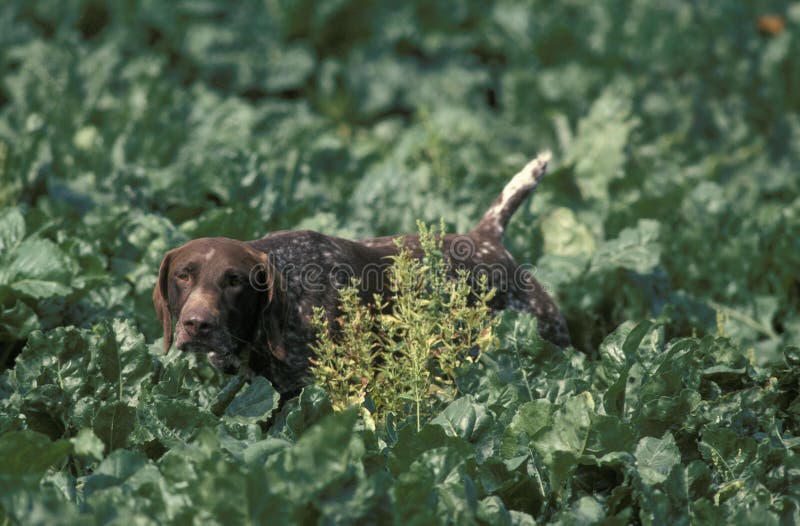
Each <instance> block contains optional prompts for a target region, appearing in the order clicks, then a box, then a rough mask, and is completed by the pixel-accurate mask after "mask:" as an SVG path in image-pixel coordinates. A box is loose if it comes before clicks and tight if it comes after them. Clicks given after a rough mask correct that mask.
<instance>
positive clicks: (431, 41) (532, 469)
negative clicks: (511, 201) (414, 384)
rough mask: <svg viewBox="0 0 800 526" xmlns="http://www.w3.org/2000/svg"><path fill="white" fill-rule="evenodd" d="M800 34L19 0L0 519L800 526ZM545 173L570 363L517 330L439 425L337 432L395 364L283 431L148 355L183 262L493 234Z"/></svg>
mask: <svg viewBox="0 0 800 526" xmlns="http://www.w3.org/2000/svg"><path fill="white" fill-rule="evenodd" d="M766 14H772V15H775V16H778V17H780V19H782V20H783V25H782V26H781V27H778V29H777V30H776V29H774V27H777V26H773V29H772V30H770V29H768V28H766V27H764V26H763V24H762V27H761V28H759V19H760V17H761V16H763V15H766ZM798 27H800V9H799V8H798V6H797V5H796V3H790V2H778V1H774V0H753V1H751V2H736V1H717V2H709V1H700V2H691V1H688V0H677V1H672V2H653V1H649V0H626V1H622V0H609V1H605V2H597V1H594V0H574V1H571V2H555V1H552V0H500V1H497V2H485V1H484V2H480V1H477V0H447V1H439V2H430V1H422V0H410V1H407V2H367V1H365V0H337V1H326V2H322V1H316V0H300V1H286V0H265V1H256V0H243V1H241V2H236V3H235V4H234V3H231V2H223V1H221V0H205V1H203V2H196V1H192V0H176V1H174V2H153V1H139V2H116V1H109V0H69V1H60V2H57V1H54V0H39V1H35V2H32V1H30V0H5V1H4V2H0V368H2V374H0V452H2V458H3V462H2V465H0V523H11V524H93V523H98V524H100V523H102V524H105V523H131V524H138V523H143V524H151V523H193V522H202V523H203V524H206V523H208V524H214V523H217V524H234V523H246V522H251V523H256V524H258V523H265V524H266V523H270V524H272V523H275V524H292V523H295V524H303V523H325V524H362V523H375V524H385V523H389V522H391V521H396V522H402V523H412V524H413V523H416V524H492V525H494V524H498V525H512V524H513V525H522V524H526V525H529V524H534V523H541V524H547V523H550V524H601V523H602V524H627V523H642V524H671V523H676V524H687V523H692V524H726V523H731V524H794V523H798V522H800V511H798V510H800V493H799V492H798V488H800V475H798V473H800V457H798V452H799V451H800V438H798V437H800V401H799V400H798V389H797V386H798V380H799V378H798V371H799V370H800V369H799V368H800V352H799V351H798V341H800V314H798V313H800V294H798V279H797V269H798V268H800V199H798V195H800V178H798V177H797V173H798V171H799V170H800V162H799V161H798V159H800V140H798V139H800V118H798V110H800V90H798V89H797V86H798V82H800V61H798V60H796V58H792V57H797V56H798V54H800V32H798ZM544 148H549V149H551V150H552V151H553V153H554V164H553V165H552V166H551V169H550V170H549V173H548V175H547V176H546V178H545V180H544V182H543V184H542V185H541V187H540V188H539V189H537V193H536V195H535V196H534V197H533V199H532V200H531V201H530V202H529V203H526V204H525V205H524V206H523V207H522V209H521V210H520V211H519V212H518V213H517V214H516V216H515V218H514V220H513V221H512V223H511V225H510V228H509V229H508V231H507V232H506V245H507V246H508V248H509V250H510V252H511V253H512V254H514V256H515V257H516V258H517V260H518V261H520V262H528V263H535V264H536V272H535V276H536V277H537V278H538V279H539V280H540V281H542V282H543V283H545V284H547V285H548V286H549V287H550V290H551V291H552V293H553V295H554V297H555V298H556V300H557V303H558V304H559V306H560V307H561V308H562V311H563V312H564V313H565V315H566V318H567V321H568V324H569V327H570V332H571V335H572V337H573V342H574V343H575V348H574V349H563V350H562V349H556V348H554V347H552V346H550V345H549V344H547V343H546V342H543V341H541V340H540V339H539V338H538V336H537V334H536V320H535V319H533V318H531V317H530V316H525V315H518V314H514V313H509V312H504V313H503V314H502V315H501V316H500V317H499V326H498V327H497V330H496V334H497V337H498V338H499V340H500V343H499V344H498V345H497V346H496V348H495V349H494V350H493V351H492V352H489V353H484V354H482V355H481V357H480V360H479V361H478V363H477V364H474V365H473V366H471V367H463V368H456V369H455V374H454V375H453V376H452V377H451V378H452V379H453V381H454V383H453V384H446V385H444V386H442V387H443V390H440V391H437V392H436V393H435V395H436V396H435V397H434V398H433V399H428V400H429V401H431V402H433V403H430V405H429V406H428V407H427V408H426V413H427V414H425V415H424V416H425V418H424V419H423V418H421V419H420V424H421V428H420V429H419V431H417V426H416V418H413V417H412V418H410V419H405V418H402V417H398V416H397V415H395V414H394V413H392V412H391V411H390V412H387V413H386V416H385V418H384V419H383V420H379V421H377V422H376V421H374V420H373V421H370V419H364V418H360V417H359V416H358V415H357V414H355V413H354V412H353V410H345V411H338V412H335V411H334V410H333V403H332V401H331V397H332V398H334V399H336V398H337V396H338V397H339V398H338V399H339V400H343V399H346V398H343V397H344V396H345V394H347V396H354V395H355V396H354V398H356V399H358V398H360V396H358V395H359V394H360V393H361V391H360V389H361V387H362V384H361V378H362V377H366V378H368V379H369V380H370V381H371V382H373V383H372V384H370V383H368V387H375V383H374V382H377V380H378V379H379V377H380V375H378V377H376V376H375V375H374V374H373V371H374V370H375V369H373V368H371V367H370V368H369V369H367V370H362V371H357V370H355V369H353V370H352V371H350V372H349V375H345V376H342V377H340V378H338V380H339V381H340V382H341V384H340V387H339V388H340V392H341V393H343V394H342V395H341V396H340V395H336V394H334V393H333V391H332V394H331V397H329V396H328V395H327V394H326V392H325V391H324V390H323V389H321V388H320V387H318V386H311V387H309V388H307V389H305V390H304V391H303V392H302V394H301V395H300V396H299V397H298V398H297V399H294V400H289V401H286V402H285V403H283V404H282V405H280V406H279V405H278V403H277V395H276V393H275V392H274V390H272V388H271V386H269V385H267V383H266V382H264V381H263V380H254V381H253V382H251V383H250V384H249V385H245V384H246V382H244V381H243V378H239V377H236V378H234V379H226V378H221V377H220V376H219V375H218V374H217V373H216V372H214V371H213V370H212V369H211V368H210V366H209V365H208V364H207V363H206V361H205V359H204V358H202V357H198V356H195V355H187V356H182V355H179V354H178V353H171V354H168V355H163V354H162V351H161V350H159V349H160V348H161V345H160V343H161V342H160V341H154V340H157V338H159V336H160V326H159V324H158V322H157V320H156V318H155V315H154V313H153V311H152V305H151V293H152V290H153V286H154V284H155V279H156V269H157V268H158V264H159V262H160V260H161V258H162V257H163V255H164V253H165V252H166V251H167V250H168V249H170V248H172V247H174V246H177V245H179V244H180V243H182V242H184V241H186V240H187V239H189V238H193V237H198V236H203V235H227V236H231V237H235V238H239V239H251V238H254V237H256V236H260V235H262V234H264V233H266V232H269V231H272V230H278V229H289V228H311V229H318V230H321V231H324V232H325V233H329V234H333V235H341V236H346V237H351V238H359V237H367V236H372V235H384V234H389V235H391V234H397V233H402V232H410V231H413V230H414V228H415V221H416V220H417V219H421V220H423V221H425V222H427V223H431V222H434V221H437V220H438V219H439V218H440V217H443V218H444V219H445V221H446V223H447V227H448V230H450V231H455V232H463V231H467V230H468V229H469V228H471V227H472V226H473V225H474V224H475V222H476V221H477V219H478V218H479V217H480V215H481V214H482V212H483V210H484V209H485V208H486V206H487V205H488V204H489V203H490V202H491V200H492V199H493V198H494V196H495V195H496V194H497V192H499V191H500V190H501V188H502V187H503V185H504V184H505V183H506V181H507V178H508V176H509V175H510V174H512V173H514V172H515V171H516V170H517V169H518V168H519V166H521V165H522V164H524V162H525V161H526V159H527V158H528V157H529V156H531V155H532V154H533V153H534V152H535V151H538V150H542V149H544ZM426 274H427V273H426ZM344 293H345V296H344V301H345V304H347V302H348V301H351V302H353V305H354V304H355V303H354V298H351V299H350V300H348V298H347V291H344ZM441 297H442V298H443V300H442V301H449V299H448V298H449V296H447V295H446V294H445V295H443V296H441ZM437 301H439V300H435V301H434V302H432V303H429V304H427V305H425V307H424V308H420V305H419V304H417V305H414V309H413V310H410V311H407V312H408V313H407V319H404V320H401V319H400V318H399V317H396V318H397V320H401V321H399V322H398V323H396V324H395V325H391V324H390V322H392V320H390V319H388V318H381V317H379V316H378V315H379V314H380V313H379V312H377V311H375V312H372V313H370V316H372V317H371V318H364V319H360V320H351V321H350V323H349V324H346V325H345V326H343V327H342V329H343V335H344V336H342V338H345V339H347V338H350V339H351V340H353V341H357V342H362V343H359V344H358V345H356V347H355V348H349V349H345V350H346V351H348V352H350V351H352V352H356V351H357V352H359V353H360V352H364V353H365V356H366V351H369V356H370V357H371V356H372V354H373V352H374V351H375V348H373V347H370V346H369V342H372V341H374V340H372V338H374V337H375V334H379V335H381V334H383V336H384V337H385V336H386V333H387V332H388V330H389V329H386V330H384V331H383V333H382V332H381V331H380V330H379V331H377V332H373V331H372V330H370V331H367V330H366V327H372V326H374V325H375V324H378V325H379V326H381V324H390V325H388V327H393V330H397V331H398V334H399V332H402V330H404V329H403V328H404V327H408V328H410V326H409V324H408V320H415V321H414V322H415V323H417V322H418V321H419V320H420V319H421V320H422V321H423V322H425V324H427V322H430V321H431V320H432V319H433V318H431V314H430V313H431V312H436V310H435V309H439V312H440V316H444V312H443V303H436V302H437ZM428 309H429V310H428ZM351 310H352V309H351ZM352 311H353V312H355V310H352ZM404 312H406V311H404ZM364 314H365V315H366V313H364ZM412 314H413V316H417V318H414V317H413V316H412ZM404 315H406V314H404ZM120 320H124V321H120ZM392 323H394V322H392ZM420 325H423V324H420ZM428 329H430V327H428ZM449 329H450V327H449V326H448V327H445V326H442V327H440V328H438V329H436V331H439V332H434V333H433V334H437V335H438V336H437V337H441V339H442V342H443V341H455V340H453V339H452V338H450V337H445V336H446V334H447V333H446V332H445V330H449ZM426 330H427V329H426ZM347 331H361V332H358V334H353V335H348V334H349V333H348V332H347ZM423 333H424V331H422V330H420V332H419V333H417V334H404V335H403V336H402V337H398V338H396V339H392V341H391V342H388V345H385V347H386V348H399V347H397V346H399V345H401V342H402V341H405V340H406V339H407V340H408V343H405V344H404V345H406V348H405V349H403V351H404V352H408V351H409V350H410V347H411V346H412V342H413V345H414V346H416V347H414V349H416V350H419V349H422V350H424V349H425V348H426V347H425V345H424V344H425V340H424V339H423V338H422V334H423ZM360 338H361V339H360ZM151 342H152V344H151ZM442 342H438V343H437V344H436V345H437V346H439V345H442ZM376 343H382V344H386V343H387V342H386V341H383V340H381V342H376ZM392 346H396V347H392ZM337 349H338V351H339V352H340V354H338V355H337V356H338V357H339V358H340V359H342V360H345V359H351V358H349V357H348V356H349V355H348V354H347V352H345V353H342V348H341V347H337ZM352 360H353V361H352V363H360V364H362V365H364V366H365V364H366V363H367V361H365V359H363V358H362V357H360V355H356V356H355V357H352ZM345 363H346V362H341V363H339V364H338V365H337V368H338V369H339V370H343V369H342V367H343V366H344V365H345ZM352 363H351V365H352ZM370 365H371V364H370ZM403 367H408V366H403ZM345 369H346V368H345ZM435 369H436V368H435ZM418 370H419V371H423V372H424V371H425V369H423V368H419V369H418ZM428 371H430V369H428ZM440 372H443V371H438V370H436V371H435V373H434V374H430V375H429V376H427V379H428V380H430V382H431V384H432V385H433V384H435V383H436V382H437V380H436V377H437V376H440V377H441V378H446V375H441V374H439V373H440ZM381 374H384V372H383V371H381ZM392 374H395V373H392ZM395 376H397V375H396V374H395ZM401 379H402V378H401ZM408 380H409V381H410V380H411V378H408ZM407 387H409V388H410V386H407ZM352 388H357V389H356V390H355V391H351V389H352ZM374 392H375V390H373V391H372V393H369V394H367V393H366V392H364V397H365V398H367V399H373V396H374V395H373V393H374ZM408 392H410V391H408ZM417 393H418V394H419V393H425V394H430V392H429V391H425V390H423V389H421V388H419V389H418V390H417ZM451 396H455V399H454V400H452V402H449V403H448V402H447V400H448V399H449V398H450V397H451ZM420 399H421V398H420ZM403 400H404V402H408V400H406V399H403ZM353 401H355V400H353ZM339 405H340V404H339V403H338V402H337V409H338V408H339ZM421 413H422V411H421Z"/></svg>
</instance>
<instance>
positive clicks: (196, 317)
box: [153, 152, 570, 397]
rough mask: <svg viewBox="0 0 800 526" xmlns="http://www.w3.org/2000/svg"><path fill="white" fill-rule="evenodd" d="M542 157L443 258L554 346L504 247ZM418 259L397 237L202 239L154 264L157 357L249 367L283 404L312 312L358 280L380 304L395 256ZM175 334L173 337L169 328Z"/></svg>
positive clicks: (553, 320) (415, 243)
mask: <svg viewBox="0 0 800 526" xmlns="http://www.w3.org/2000/svg"><path fill="white" fill-rule="evenodd" d="M549 159H550V154H549V152H546V153H543V154H540V155H539V156H538V157H536V158H535V159H533V160H532V161H530V162H529V163H528V164H527V165H526V166H525V167H524V168H523V169H522V170H521V171H520V172H519V173H517V174H516V175H515V176H514V177H513V178H512V179H511V181H510V182H509V183H508V184H507V185H506V186H505V188H504V189H503V191H502V192H501V193H500V195H498V196H497V198H496V199H495V200H494V202H493V203H492V204H491V206H490V207H489V208H488V209H487V210H486V213H485V214H484V215H483V217H482V218H481V220H480V222H479V223H478V224H477V226H476V227H475V228H474V229H473V230H472V231H470V232H469V233H467V234H448V235H445V236H444V237H443V239H441V241H442V251H443V253H444V255H445V258H446V260H447V261H448V262H449V264H450V266H451V268H452V269H453V270H455V269H466V270H470V271H471V285H472V286H473V288H474V287H475V286H476V284H477V279H476V278H475V276H477V275H479V274H485V275H486V276H487V280H488V285H489V287H490V288H493V289H495V291H496V293H495V295H494V297H493V298H492V300H491V302H490V304H489V306H490V307H491V308H492V309H493V311H498V310H501V309H506V308H510V309H514V310H518V311H525V312H530V313H532V314H533V315H535V316H536V318H537V319H538V328H539V333H540V335H541V336H542V338H544V339H545V340H548V341H550V342H552V343H554V344H556V345H558V346H561V347H566V346H569V345H570V337H569V332H568V331H567V324H566V322H565V321H564V317H563V316H562V315H561V313H560V312H559V310H558V309H557V308H556V305H555V303H554V302H553V300H552V299H551V298H550V296H549V295H548V294H547V292H546V291H545V289H544V288H543V287H542V286H541V284H540V283H538V282H537V281H536V280H535V279H534V278H533V276H532V274H531V272H530V271H529V270H528V269H527V268H525V267H524V266H521V265H517V263H515V261H514V259H513V257H512V256H511V254H509V252H508V251H507V250H506V249H505V247H504V246H503V242H502V240H503V233H504V232H505V229H506V226H507V225H508V221H509V220H510V219H511V216H512V215H513V214H514V212H515V211H516V210H517V209H518V208H519V206H520V204H521V203H522V202H523V201H524V200H525V199H526V198H527V197H528V196H529V195H530V194H531V192H533V190H534V189H535V188H536V186H537V185H538V183H539V181H540V180H541V178H542V176H543V175H544V173H545V171H546V168H547V163H548V161H549ZM398 237H400V238H401V239H402V245H403V247H405V248H406V249H408V250H409V251H410V253H411V254H412V255H413V256H414V257H417V258H420V257H422V255H423V251H422V247H421V246H420V241H419V236H417V235H409V234H407V235H400V236H387V237H377V238H370V239H362V240H358V241H352V240H348V239H342V238H338V237H332V236H327V235H324V234H321V233H319V232H314V231H310V230H299V231H279V232H274V233H271V234H268V235H266V236H264V237H262V238H261V239H256V240H253V241H237V240H234V239H229V238H201V239H196V240H193V241H190V242H188V243H186V244H185V245H183V246H181V247H178V248H175V249H174V250H170V251H169V252H168V253H167V254H166V255H165V256H164V259H163V261H162V262H161V266H160V268H159V271H158V280H157V282H156V286H155V289H154V291H153V303H154V306H155V310H156V313H157V314H158V318H159V320H160V322H161V324H162V326H163V331H164V351H165V352H167V351H169V349H170V348H171V346H172V345H173V343H174V344H176V345H177V347H178V349H180V350H181V351H185V352H196V353H203V354H206V355H207V356H208V359H209V360H210V362H211V364H212V365H214V366H215V367H217V368H218V369H220V370H221V371H222V372H224V373H228V374H234V373H236V372H237V371H238V370H239V369H240V368H241V367H242V366H243V365H244V364H243V363H242V357H243V356H244V355H245V352H244V351H248V353H247V356H248V363H247V364H246V365H247V367H248V368H249V370H250V372H251V373H252V374H258V375H263V376H265V377H266V378H267V379H268V380H269V381H270V382H272V384H273V385H274V386H275V388H276V390H277V391H278V392H279V393H280V394H281V396H282V397H284V396H292V395H294V394H296V393H298V392H299V390H300V389H301V388H302V387H303V386H304V385H305V384H306V383H307V382H308V379H309V374H308V368H309V358H312V357H313V351H312V349H311V347H312V345H313V343H314V341H315V339H316V334H315V331H314V329H313V327H312V325H311V323H310V318H311V315H312V313H313V309H314V308H315V307H322V308H323V309H324V311H325V313H326V315H327V317H328V319H330V320H335V319H336V317H337V315H338V309H339V290H340V289H341V288H342V287H344V286H347V285H349V284H350V283H351V279H352V278H353V277H358V278H360V279H361V281H360V283H361V284H360V286H359V294H360V297H361V299H362V300H363V301H364V302H369V301H371V300H372V299H373V298H374V295H375V294H376V293H377V294H382V295H384V297H386V298H388V296H387V289H388V287H387V283H386V281H387V280H386V270H387V269H388V267H389V266H390V265H391V261H392V256H396V255H397V254H398V253H399V251H400V249H399V248H398V246H397V244H396V242H395V240H396V239H397V238H398ZM173 325H174V329H173Z"/></svg>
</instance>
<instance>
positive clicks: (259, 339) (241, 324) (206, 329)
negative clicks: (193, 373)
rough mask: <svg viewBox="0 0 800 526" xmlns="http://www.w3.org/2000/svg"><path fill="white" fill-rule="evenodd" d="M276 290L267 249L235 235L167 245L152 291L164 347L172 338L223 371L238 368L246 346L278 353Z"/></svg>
mask: <svg viewBox="0 0 800 526" xmlns="http://www.w3.org/2000/svg"><path fill="white" fill-rule="evenodd" d="M282 294H283V290H282V287H281V280H280V275H279V274H278V273H277V272H275V268H274V266H273V265H272V264H271V263H270V261H269V258H268V257H267V255H266V254H264V253H263V252H259V251H257V250H255V249H253V248H252V247H250V246H249V245H247V244H246V243H243V242H241V241H236V240H233V239H228V238H202V239H196V240H194V241H190V242H189V243H186V244H185V245H183V246H181V247H179V248H176V249H174V250H171V251H170V252H168V253H167V255H166V256H164V259H163V261H162V262H161V267H160V269H159V272H158V281H157V282H156V286H155V290H154V291H153V303H154V305H155V309H156V313H157V314H158V317H159V320H160V321H161V323H162V325H163V328H164V351H165V352H166V351H168V350H169V349H170V347H171V346H172V343H173V340H174V343H175V344H176V345H177V347H178V349H180V350H181V351H187V352H201V353H206V354H208V357H209V360H210V361H211V363H212V364H213V365H214V366H215V367H217V368H218V369H220V370H222V371H223V372H225V373H234V372H236V371H237V370H238V368H239V365H240V364H241V361H240V356H241V353H242V351H243V350H244V349H245V348H246V347H247V346H253V347H255V348H256V350H259V351H261V350H264V351H268V352H272V353H273V354H274V355H275V356H276V357H278V358H281V357H282V356H283V355H284V354H285V353H284V350H283V347H282V343H281V336H280V330H281V327H280V326H281V323H280V315H281V312H282V310H283V307H282V305H281V303H282ZM173 324H174V325H175V328H174V332H173ZM264 347H266V348H264Z"/></svg>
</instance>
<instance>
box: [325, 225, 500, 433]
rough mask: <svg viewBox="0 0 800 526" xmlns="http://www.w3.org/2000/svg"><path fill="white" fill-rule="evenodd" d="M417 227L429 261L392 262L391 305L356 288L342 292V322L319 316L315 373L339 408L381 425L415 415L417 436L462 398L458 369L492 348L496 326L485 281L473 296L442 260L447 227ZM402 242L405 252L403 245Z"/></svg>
mask: <svg viewBox="0 0 800 526" xmlns="http://www.w3.org/2000/svg"><path fill="white" fill-rule="evenodd" d="M417 226H418V229H419V234H420V243H421V245H422V249H423V252H424V256H423V257H422V259H416V258H415V257H413V256H412V254H411V253H410V252H409V251H408V250H407V249H403V250H401V252H400V254H399V255H397V256H395V257H394V258H393V259H394V261H393V264H392V266H391V267H390V268H389V269H388V287H389V289H388V290H389V299H388V301H387V300H385V299H383V298H382V297H381V296H380V295H375V297H374V302H373V303H371V304H369V305H366V304H364V303H363V302H361V301H360V297H359V286H360V283H359V282H358V281H354V282H353V283H352V284H351V285H350V286H349V287H346V288H344V289H342V291H341V293H340V295H341V315H340V316H339V317H338V318H337V319H336V320H328V319H327V317H326V316H325V313H324V311H323V310H322V309H318V310H317V311H316V314H315V316H314V320H313V322H314V326H315V328H316V329H317V330H318V332H319V341H318V342H317V344H316V346H315V351H316V354H317V356H316V358H315V359H314V360H313V367H312V373H313V376H314V378H315V380H316V381H317V383H318V384H319V385H321V386H322V387H324V388H325V390H326V391H327V392H328V394H329V396H330V398H331V402H332V404H333V407H334V409H337V410H342V409H345V408H347V407H348V406H350V405H354V404H358V405H361V404H364V405H365V407H367V408H370V409H371V410H372V411H371V412H373V413H374V415H375V416H377V417H378V418H379V419H382V418H383V417H384V416H385V415H386V414H388V413H394V414H395V415H398V416H406V415H411V416H412V417H413V418H414V420H415V422H416V428H417V430H419V429H420V428H421V425H422V421H423V419H424V418H425V417H426V416H428V415H430V414H431V413H432V412H433V411H434V410H435V409H437V408H440V407H441V406H442V405H443V404H444V403H446V402H450V401H452V400H454V399H455V398H456V396H457V395H458V387H457V386H456V382H455V379H456V372H457V370H458V369H459V368H460V367H461V366H462V365H464V364H465V362H469V363H473V362H474V361H475V359H476V358H477V357H478V356H479V354H480V353H481V352H483V351H485V350H487V349H489V348H490V347H491V346H492V344H493V343H494V342H495V340H496V337H495V332H494V331H495V328H496V325H497V322H496V320H495V319H494V318H492V317H491V316H490V308H489V306H488V302H489V301H490V300H491V298H492V296H493V295H494V291H493V290H489V289H488V288H487V287H486V280H485V276H484V277H483V278H478V281H477V282H478V292H474V291H473V290H472V289H471V287H470V285H469V279H470V277H469V274H468V273H467V272H466V271H461V270H459V271H457V272H456V273H455V275H453V273H452V271H451V270H450V266H449V263H448V262H447V260H446V258H445V256H444V255H443V253H442V236H443V235H444V223H442V225H441V227H440V232H441V235H437V234H436V233H435V231H434V229H433V228H428V227H426V226H425V224H424V223H422V222H419V223H418V224H417ZM396 242H397V244H398V246H399V247H402V238H398V239H397V241H396ZM334 327H335V329H336V330H334Z"/></svg>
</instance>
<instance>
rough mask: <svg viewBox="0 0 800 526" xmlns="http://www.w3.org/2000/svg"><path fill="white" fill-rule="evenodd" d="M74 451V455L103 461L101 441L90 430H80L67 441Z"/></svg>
mask: <svg viewBox="0 0 800 526" xmlns="http://www.w3.org/2000/svg"><path fill="white" fill-rule="evenodd" d="M69 441H70V442H71V443H72V447H73V448H74V450H75V454H76V455H79V456H84V457H90V458H92V459H95V460H102V459H103V448H104V444H103V441H102V440H100V439H99V438H98V437H97V436H96V435H95V434H94V433H92V430H91V429H81V430H80V431H79V432H78V434H77V436H75V437H74V438H71V439H70V440H69Z"/></svg>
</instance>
